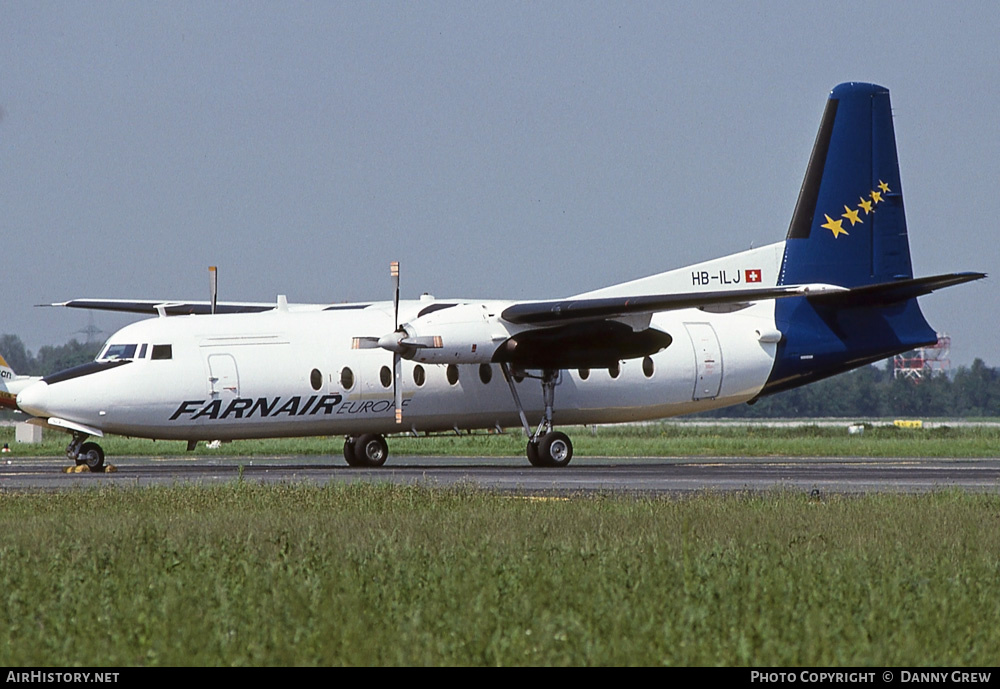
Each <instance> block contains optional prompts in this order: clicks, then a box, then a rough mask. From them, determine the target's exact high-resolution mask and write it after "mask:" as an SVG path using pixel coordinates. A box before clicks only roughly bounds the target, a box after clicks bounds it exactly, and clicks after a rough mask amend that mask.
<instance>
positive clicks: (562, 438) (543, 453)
mask: <svg viewBox="0 0 1000 689" xmlns="http://www.w3.org/2000/svg"><path fill="white" fill-rule="evenodd" d="M538 459H539V461H540V462H541V463H542V464H541V466H547V467H564V466H566V465H567V464H569V460H571V459H573V443H571V442H570V440H569V436H567V435H566V434H565V433H560V432H559V431H552V432H551V433H546V434H545V435H543V436H542V437H541V438H539V440H538Z"/></svg>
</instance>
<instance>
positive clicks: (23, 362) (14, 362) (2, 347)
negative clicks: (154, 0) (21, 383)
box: [0, 335, 32, 374]
mask: <svg viewBox="0 0 1000 689" xmlns="http://www.w3.org/2000/svg"><path fill="white" fill-rule="evenodd" d="M0 355H3V358H4V359H6V361H7V363H8V364H10V367H11V368H12V369H14V373H18V374H22V373H26V374H27V373H31V371H30V370H29V369H30V367H31V365H32V362H31V354H30V353H29V352H28V351H27V350H26V349H25V348H24V343H23V342H21V338H20V337H18V336H17V335H0Z"/></svg>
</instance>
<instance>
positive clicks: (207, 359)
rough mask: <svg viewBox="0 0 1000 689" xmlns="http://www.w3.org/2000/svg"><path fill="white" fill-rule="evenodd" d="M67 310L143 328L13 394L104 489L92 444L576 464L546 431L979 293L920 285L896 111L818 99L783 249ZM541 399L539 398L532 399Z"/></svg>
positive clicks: (919, 334)
mask: <svg viewBox="0 0 1000 689" xmlns="http://www.w3.org/2000/svg"><path fill="white" fill-rule="evenodd" d="M212 275H213V293H212V299H211V301H210V302H185V301H157V300H140V301H135V300H126V299H76V300H71V301H68V302H60V303H58V304H52V306H65V307H75V308H90V309H107V310H116V311H126V312H134V313H143V314H147V315H155V316H157V317H155V318H148V319H145V320H141V321H139V322H137V323H133V324H131V325H128V326H126V327H124V328H122V329H121V330H119V331H118V332H117V333H115V334H114V335H112V336H111V338H110V339H109V340H108V341H107V344H106V345H105V346H104V348H103V349H102V350H101V352H100V354H99V355H98V356H97V358H96V360H95V361H93V362H90V363H87V364H84V365H82V366H79V367H76V368H72V369H69V370H67V371H62V372H60V373H56V374H53V375H49V376H45V377H44V378H43V379H42V380H41V381H38V382H35V383H33V384H31V385H28V386H27V387H25V388H24V389H22V390H21V391H20V392H19V393H18V394H17V407H18V408H19V409H20V410H22V411H23V412H25V413H26V414H29V415H31V417H33V418H32V422H33V423H37V424H41V425H43V426H47V427H49V428H56V429H60V430H63V431H66V432H68V433H70V434H71V436H72V439H71V442H70V444H69V446H68V448H67V456H68V458H69V459H70V460H71V461H75V462H76V463H77V464H87V465H88V466H89V467H90V468H91V469H93V470H100V469H101V468H102V467H103V466H104V463H105V456H104V451H103V450H102V449H101V447H100V445H98V444H97V443H96V442H92V441H87V442H85V441H86V440H87V438H89V437H94V438H100V437H102V436H103V435H104V434H108V433H109V434H119V435H126V436H132V437H142V438H152V439H161V440H170V439H174V440H186V441H187V443H188V449H193V448H194V447H195V445H196V443H197V442H198V441H203V440H223V441H225V440H235V439H243V438H265V437H281V436H309V435H321V436H334V435H342V436H344V438H345V440H344V448H343V453H344V459H345V460H346V461H347V463H348V464H349V465H351V466H359V467H378V466H381V465H383V464H384V463H385V461H386V459H387V457H388V455H389V449H388V443H387V441H386V436H387V435H392V434H399V433H409V434H412V435H414V436H417V435H428V434H434V433H442V432H449V433H462V432H472V431H487V432H489V431H492V430H496V431H503V430H505V429H507V428H510V427H517V426H520V427H521V428H522V429H523V432H524V434H525V436H526V437H527V446H526V455H527V459H528V461H529V462H530V463H531V464H532V465H534V466H540V467H562V466H565V465H567V464H568V463H569V462H570V460H571V458H572V456H573V445H572V442H571V440H570V438H569V437H568V436H567V435H566V434H565V433H563V432H561V431H558V430H556V422H557V421H558V423H559V424H561V425H578V424H582V425H591V424H605V423H618V422H634V421H642V420H649V419H660V418H666V417H672V416H677V415H681V414H689V413H692V412H699V411H704V410H709V409H715V408H719V407H724V406H728V405H734V404H741V403H753V402H755V401H756V400H758V399H759V398H761V397H764V396H767V395H772V394H775V393H779V392H781V391H784V390H788V389H790V388H793V387H796V386H799V385H804V384H808V383H812V382H814V381H817V380H821V379H823V378H827V377H829V376H832V375H835V374H838V373H841V372H844V371H848V370H850V369H854V368H857V367H860V366H864V365H867V364H869V363H872V362H875V361H878V360H880V359H884V358H886V357H889V356H892V355H894V354H897V353H899V352H903V351H906V350H910V349H913V348H915V347H919V346H923V345H929V344H932V343H934V342H936V341H937V335H936V333H935V331H934V329H932V328H931V327H930V326H929V325H928V323H927V321H926V320H925V318H924V316H923V314H922V313H921V311H920V307H919V305H918V303H917V297H920V296H923V295H926V294H928V293H930V292H932V291H935V290H938V289H941V288H944V287H949V286H952V285H958V284H962V283H965V282H970V281H973V280H979V279H981V278H984V277H986V275H985V274H984V273H979V272H961V273H949V274H943V275H934V276H930V277H920V278H915V277H914V276H913V270H912V266H911V260H910V249H909V243H908V239H907V232H906V219H905V215H904V211H903V196H902V191H901V185H900V176H899V165H898V160H897V155H896V140H895V133H894V130H893V123H892V113H891V109H890V103H889V91H888V90H887V89H885V88H884V87H881V86H878V85H875V84H867V83H857V82H850V83H844V84H840V85H839V86H837V87H835V88H834V89H833V90H832V91H831V92H830V94H829V98H828V100H827V102H826V107H825V110H824V112H823V115H822V119H821V124H820V128H819V132H818V134H817V137H816V141H815V144H814V146H813V150H812V155H811V157H810V159H809V163H808V165H807V168H806V174H805V178H804V181H803V183H802V187H801V189H800V191H799V196H798V201H797V203H796V205H795V209H794V212H793V214H792V218H791V223H790V226H789V229H788V232H787V235H786V237H785V239H784V240H783V241H780V242H777V243H774V244H770V245H767V246H762V247H759V248H755V249H750V250H747V251H742V252H739V253H735V254H731V255H729V256H724V257H722V258H718V259H714V260H709V261H705V262H702V263H698V264H695V265H691V266H687V267H684V268H679V269H675V270H670V271H667V272H663V273H659V274H657V275H653V276H650V277H645V278H641V279H638V280H633V281H631V282H626V283H622V284H617V285H612V286H610V287H605V288H603V289H597V290H593V291H590V292H585V293H582V294H577V295H574V296H571V297H566V298H561V299H555V300H543V301H509V300H496V299H489V300H473V299H437V298H434V297H432V296H429V295H424V296H422V297H421V298H420V299H417V300H400V298H399V266H398V264H396V263H392V264H391V278H392V281H393V284H394V288H395V296H394V298H393V299H392V300H374V301H369V302H359V303H349V304H289V303H288V301H287V299H286V298H285V297H284V296H279V297H278V298H277V300H276V302H275V303H253V302H243V303H237V302H228V303H227V302H218V301H217V299H216V295H215V287H214V284H215V283H214V278H215V273H214V269H213V273H212ZM531 380H534V381H537V382H535V383H532V382H529V381H531Z"/></svg>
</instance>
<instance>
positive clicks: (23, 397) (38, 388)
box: [17, 381, 49, 416]
mask: <svg viewBox="0 0 1000 689" xmlns="http://www.w3.org/2000/svg"><path fill="white" fill-rule="evenodd" d="M48 392H49V384H48V383H43V382H41V381H39V382H37V383H32V384H31V385H29V386H28V387H26V388H25V389H24V390H21V392H19V393H18V394H17V408H18V409H20V410H21V411H23V412H24V413H25V414H31V415H32V416H48V414H46V412H45V409H46V405H45V399H46V397H48Z"/></svg>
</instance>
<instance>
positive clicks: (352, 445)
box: [344, 436, 358, 467]
mask: <svg viewBox="0 0 1000 689" xmlns="http://www.w3.org/2000/svg"><path fill="white" fill-rule="evenodd" d="M356 451H357V442H356V441H355V440H354V436H351V437H350V438H347V439H346V440H345V441H344V459H345V460H347V465H348V466H352V467H356V466H358V460H357V458H356V457H355V456H354V453H355V452H356Z"/></svg>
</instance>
